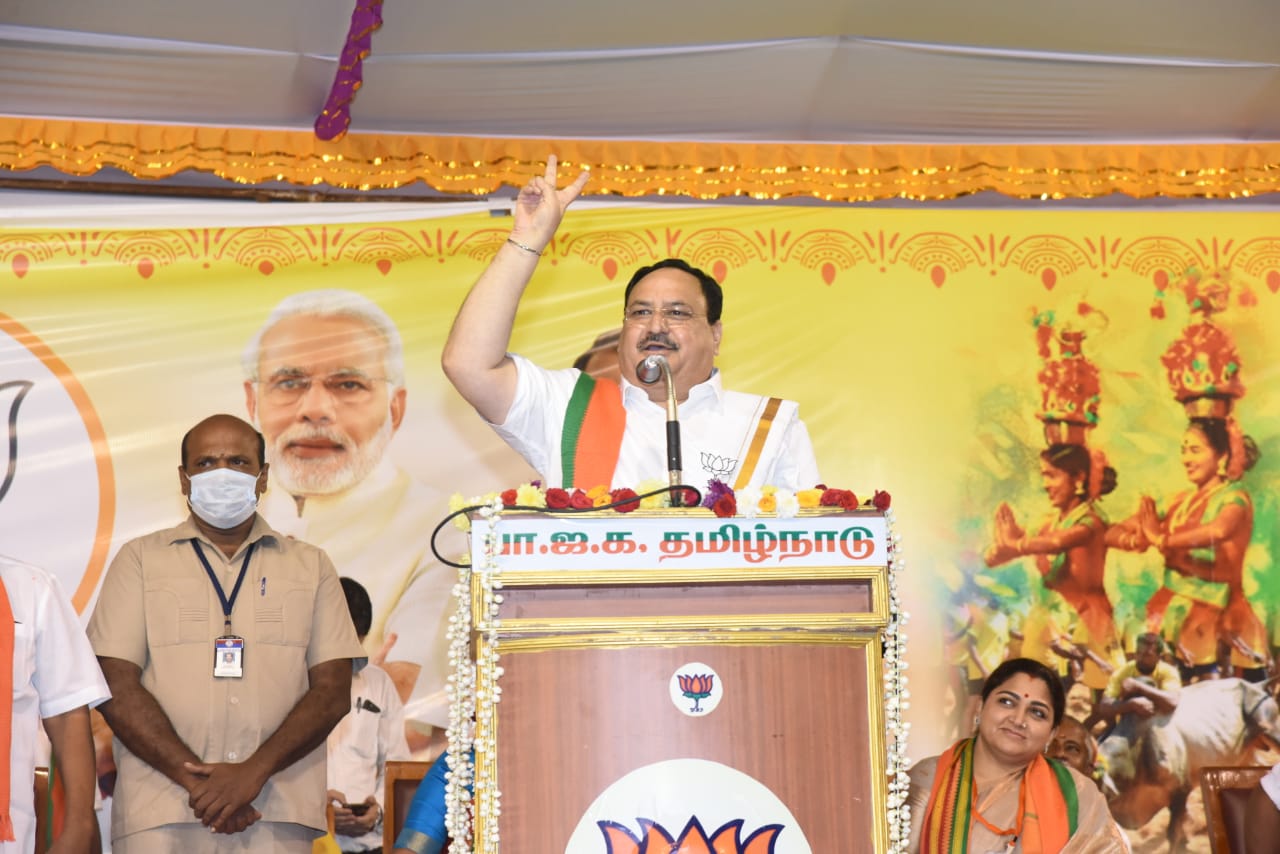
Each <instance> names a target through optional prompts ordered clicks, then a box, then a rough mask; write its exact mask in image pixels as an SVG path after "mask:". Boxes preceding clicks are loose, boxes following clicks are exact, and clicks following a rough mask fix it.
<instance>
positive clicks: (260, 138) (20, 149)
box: [0, 116, 1280, 202]
mask: <svg viewBox="0 0 1280 854" xmlns="http://www.w3.org/2000/svg"><path fill="white" fill-rule="evenodd" d="M548 153H555V154H556V155H557V156H558V157H559V158H560V161H561V163H562V164H563V165H564V167H565V168H566V169H567V170H572V169H578V168H581V167H583V166H585V167H588V168H590V169H591V171H592V175H593V177H592V184H591V188H590V190H591V192H592V193H593V194H598V195H618V196H653V195H671V196H684V197H690V198H696V199H719V198H727V197H733V196H747V197H752V198H759V199H774V200H776V199H794V198H816V199H825V200H832V201H844V202H854V201H871V200H875V199H889V198H905V199H949V198H955V197H957V196H963V195H967V194H970V193H976V192H981V191H984V190H994V191H997V192H1000V193H1004V194H1005V195H1008V196H1013V197H1019V198H1032V197H1045V198H1087V197H1093V196H1103V195H1107V194H1110V193H1113V192H1122V193H1126V194H1128V195H1130V196H1135V197H1151V196H1167V197H1171V198H1236V197H1242V196H1250V195H1258V194H1261V193H1266V192H1275V191H1276V190H1280V143H1257V144H1246V143H1239V144H1200V145H1190V144H1188V145H1181V144H1179V145H1154V144H1144V145H834V144H805V143H796V144H786V143H775V144H765V143H749V142H651V141H643V140H640V141H636V140H631V141H627V140H581V139H576V140H575V139H498V138H479V137H454V136H405V135H390V134H360V133H350V134H348V135H347V136H346V137H344V138H343V139H341V140H338V141H335V142H323V141H321V140H319V139H317V138H316V136H315V135H314V134H313V133H312V132H311V131H309V130H263V129H254V128H219V127H199V126H182V125H145V124H144V125H137V124H125V123H107V122H89V121H64V120H52V119H41V118H24V117H17V116H0V174H2V173H3V172H5V171H10V172H22V171H26V170H30V169H35V168H37V167H40V166H49V167H52V168H54V169H57V170H58V171H60V172H64V173H66V174H69V175H91V174H94V173H96V172H97V171H98V170H100V169H103V168H105V167H115V168H117V169H120V170H122V171H124V172H126V173H128V174H130V175H132V176H134V177H137V178H164V177H168V176H170V175H174V174H176V173H178V172H182V171H184V170H195V171H199V172H207V173H211V174H214V175H217V176H219V177H222V178H225V179H227V180H229V181H234V182H236V183H240V184H254V183H258V182H264V181H284V182H288V183H292V184H296V185H299V186H313V185H320V184H326V185H329V186H333V187H342V188H349V189H361V190H376V189H387V188H393V187H403V186H406V185H409V184H412V183H414V182H416V181H423V182H425V183H426V184H428V185H429V186H431V187H433V188H434V189H436V190H438V191H441V192H444V193H449V194H458V195H484V194H486V193H491V192H493V191H494V190H496V189H498V187H500V186H502V185H512V186H519V185H521V184H523V183H524V182H525V181H526V180H528V177H529V175H530V174H532V173H534V172H536V171H537V169H538V164H540V163H542V162H544V161H545V159H546V156H547V154H548Z"/></svg>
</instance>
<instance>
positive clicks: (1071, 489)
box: [986, 443, 1124, 692]
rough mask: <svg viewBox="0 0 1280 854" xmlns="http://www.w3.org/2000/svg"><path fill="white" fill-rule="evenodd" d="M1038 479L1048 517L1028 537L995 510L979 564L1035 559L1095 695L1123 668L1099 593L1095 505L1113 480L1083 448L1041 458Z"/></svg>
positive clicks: (1007, 514)
mask: <svg viewBox="0 0 1280 854" xmlns="http://www.w3.org/2000/svg"><path fill="white" fill-rule="evenodd" d="M1040 477H1041V481H1042V483H1043V484H1044V491H1045V494H1046V495H1047V497H1048V499H1049V503H1050V505H1052V510H1050V511H1049V513H1048V514H1046V515H1045V516H1044V517H1043V519H1042V520H1041V521H1040V522H1039V523H1038V524H1037V525H1036V526H1035V527H1034V529H1033V530H1032V531H1025V530H1023V528H1022V527H1021V526H1019V525H1018V522H1017V519H1016V518H1015V517H1014V514H1013V509H1012V508H1010V507H1009V505H1008V504H1007V503H1003V502H1002V503H1001V504H1000V506H999V508H997V510H996V519H995V543H994V544H992V545H991V547H990V548H988V549H987V552H986V563H987V566H998V565H999V564H1002V563H1006V562H1008V561H1010V560H1014V559H1016V558H1020V557H1024V556H1031V557H1033V558H1034V559H1035V567H1036V569H1037V570H1038V571H1039V573H1040V577H1041V578H1042V579H1043V580H1044V586H1045V588H1046V589H1047V590H1049V591H1051V593H1056V594H1058V595H1059V596H1061V597H1062V599H1063V600H1065V601H1066V603H1067V605H1069V606H1070V607H1071V608H1072V609H1073V610H1074V611H1075V613H1076V615H1077V616H1078V618H1079V619H1078V620H1076V621H1075V627H1074V630H1072V631H1071V633H1070V640H1071V642H1072V643H1073V644H1074V645H1075V647H1077V648H1078V649H1079V650H1080V651H1081V652H1082V653H1083V661H1082V662H1081V664H1082V666H1083V673H1082V676H1081V679H1082V681H1083V682H1084V683H1085V685H1087V686H1088V687H1089V688H1090V689H1092V690H1094V691H1095V692H1096V691H1101V690H1102V689H1103V688H1105V687H1106V685H1107V679H1108V677H1109V675H1110V673H1111V670H1112V669H1114V668H1115V667H1117V666H1119V665H1120V664H1122V663H1123V662H1124V654H1123V651H1122V647H1121V644H1120V633H1119V631H1118V630H1117V628H1116V622H1115V616H1114V614H1113V612H1112V609H1111V602H1110V600H1109V599H1108V598H1107V592H1106V590H1105V589H1104V587H1103V580H1104V575H1105V570H1106V560H1107V543H1106V534H1107V521H1106V518H1105V517H1104V516H1103V515H1102V513H1101V511H1100V510H1099V509H1098V508H1097V506H1096V503H1095V502H1096V501H1097V500H1098V498H1099V497H1101V496H1103V495H1106V494H1108V493H1110V492H1111V491H1112V490H1114V489H1115V488H1116V472H1115V469H1113V468H1111V467H1110V466H1108V465H1106V462H1105V460H1104V458H1103V456H1102V453H1101V452H1100V451H1094V452H1092V453H1090V451H1089V450H1088V449H1087V448H1085V447H1084V446H1083V445H1077V444H1068V443H1061V444H1055V445H1051V446H1050V447H1049V448H1048V449H1047V450H1045V451H1042V452H1041V454H1040ZM1038 610H1039V612H1043V613H1044V614H1048V613H1049V612H1050V610H1051V609H1049V608H1048V607H1047V606H1045V605H1041V606H1040V608H1039V609H1038ZM1063 634H1065V632H1064V633H1063ZM1053 651H1054V652H1058V651H1059V650H1057V649H1054V650H1053ZM1028 654H1030V651H1028ZM1033 657H1034V656H1033Z"/></svg>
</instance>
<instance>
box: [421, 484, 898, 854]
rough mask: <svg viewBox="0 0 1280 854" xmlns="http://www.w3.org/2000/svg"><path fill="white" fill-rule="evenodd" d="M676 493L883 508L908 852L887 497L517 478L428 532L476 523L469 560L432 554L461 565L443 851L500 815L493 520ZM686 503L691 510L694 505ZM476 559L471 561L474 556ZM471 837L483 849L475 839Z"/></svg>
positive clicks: (466, 841) (783, 506) (750, 511)
mask: <svg viewBox="0 0 1280 854" xmlns="http://www.w3.org/2000/svg"><path fill="white" fill-rule="evenodd" d="M676 489H682V490H684V491H685V493H686V501H687V503H689V504H690V505H696V507H701V508H705V509H707V510H710V511H711V512H712V513H714V514H715V515H716V516H717V517H721V518H728V517H734V516H741V517H745V518H756V517H758V516H760V515H767V516H774V517H777V518H780V519H786V518H792V517H794V516H796V515H797V514H798V513H799V512H800V511H801V510H809V511H813V510H818V509H821V508H829V509H832V510H835V509H837V508H838V509H841V510H856V509H875V510H879V511H881V512H882V513H884V518H885V524H886V528H887V549H888V556H887V561H886V562H887V567H888V593H889V621H888V625H887V627H886V629H885V634H884V638H883V678H884V715H885V721H884V722H885V758H886V767H885V777H886V782H887V789H888V799H887V816H888V823H889V848H888V851H889V852H890V854H901V852H905V851H906V850H907V845H908V843H909V841H910V836H911V814H910V807H909V806H908V804H907V796H908V792H909V788H910V777H909V776H908V774H907V769H908V763H907V737H908V734H909V730H910V726H911V725H910V724H909V723H908V722H907V721H906V720H905V715H906V711H907V709H908V707H909V706H910V696H911V695H910V692H909V691H908V690H907V675H906V670H907V656H906V652H907V633H906V631H905V629H906V625H907V622H908V619H909V615H908V614H907V612H906V611H905V610H904V609H903V608H902V600H901V597H900V592H899V586H898V575H899V573H901V572H902V571H903V570H904V569H905V567H906V562H905V561H904V560H903V556H902V539H901V536H900V535H899V534H898V533H897V532H896V530H895V526H894V513H893V510H892V509H890V505H891V497H890V495H889V493H887V492H883V491H881V490H876V491H875V493H874V495H873V496H872V497H871V498H869V499H867V500H866V501H864V502H859V501H858V498H857V496H856V495H855V494H854V493H853V492H851V491H850V490H847V489H833V488H830V487H827V486H824V485H819V486H816V487H814V488H813V489H804V490H800V491H798V492H791V491H789V490H782V489H777V488H775V487H772V486H765V487H762V488H760V489H754V488H752V489H739V490H734V489H732V488H731V487H729V486H728V485H727V484H725V483H723V482H721V481H719V480H712V481H711V482H710V483H709V484H708V485H707V491H706V493H705V494H704V495H700V494H699V493H698V491H697V490H695V489H693V488H691V487H687V486H686V487H671V486H668V485H667V484H665V483H663V482H660V481H653V482H645V483H641V484H639V485H638V487H637V489H630V488H626V487H623V488H619V489H612V490H611V489H608V488H606V487H595V488H593V489H588V490H583V489H574V490H572V491H570V490H565V489H560V488H558V487H553V488H551V489H543V488H542V486H541V485H540V484H539V483H537V482H536V481H535V482H533V483H526V484H522V485H521V486H519V487H516V488H514V489H508V490H505V491H503V492H501V493H490V494H488V495H485V496H477V497H473V498H471V499H464V498H463V497H462V496H461V495H460V494H455V495H454V496H453V497H452V498H450V500H449V509H450V511H451V512H450V514H449V516H447V517H446V518H445V519H444V520H443V521H442V522H441V523H440V525H439V526H437V528H436V531H435V533H434V534H433V535H432V548H433V550H434V548H435V537H436V535H438V534H439V532H440V530H441V529H442V528H443V527H444V526H445V525H446V524H448V523H449V522H450V521H453V522H454V524H456V525H457V526H458V527H460V528H462V529H463V530H468V529H470V527H471V525H473V524H477V525H480V526H482V527H481V531H482V533H483V537H482V539H481V542H482V543H483V547H482V551H481V553H480V554H479V555H478V556H476V555H473V556H472V558H473V559H472V563H471V564H465V563H454V562H453V561H449V560H447V559H445V558H443V557H441V556H440V555H439V553H438V552H437V553H436V554H437V557H440V559H441V560H442V561H444V562H445V563H447V564H450V565H452V566H455V567H457V569H458V581H457V584H455V585H454V587H453V596H454V600H455V602H456V607H455V610H454V613H453V615H452V616H451V617H450V618H449V627H448V640H449V665H450V667H451V669H452V675H451V676H450V677H449V679H448V685H447V693H448V697H449V729H448V750H449V758H448V765H449V770H448V773H447V774H446V784H445V802H446V804H445V806H446V818H445V821H446V826H447V829H448V831H449V835H450V837H451V839H452V842H451V843H450V846H449V854H472V852H473V851H476V850H483V851H497V850H499V843H500V839H499V832H498V821H497V819H498V817H499V816H500V815H501V814H502V809H501V792H499V791H498V788H497V780H496V779H495V778H493V777H492V776H491V772H490V769H487V768H477V767H476V763H475V759H474V753H473V751H474V749H475V748H476V747H477V746H480V747H482V748H484V752H485V753H486V754H487V755H493V751H494V748H495V747H496V742H495V737H494V732H495V724H496V718H497V710H496V708H495V707H496V706H497V704H498V702H499V700H500V699H501V695H502V689H501V688H500V687H499V686H498V685H497V684H496V683H497V681H498V679H499V678H501V676H502V668H501V666H499V662H498V659H499V655H498V652H497V643H496V641H497V639H498V630H499V628H500V620H499V617H498V614H499V606H500V605H501V604H502V578H501V572H500V571H499V569H498V564H497V561H496V560H495V555H496V553H497V543H498V538H497V522H498V520H499V519H500V518H501V516H502V513H503V512H505V511H507V510H526V511H527V510H535V511H542V512H550V513H564V514H578V513H586V512H593V511H600V512H608V511H613V512H616V513H630V512H633V511H635V510H637V509H642V508H643V509H659V508H667V507H670V506H671V493H672V492H674V491H675V490H676ZM691 509H693V508H691ZM476 557H478V560H476V559H475V558H476ZM473 577H474V578H476V579H478V580H479V591H480V592H479V595H480V600H481V601H480V603H479V605H480V607H479V608H478V609H477V612H478V613H479V614H480V622H479V624H477V625H473V624H472V600H471V582H472V579H473ZM473 631H475V632H477V633H479V634H480V635H481V636H482V637H483V638H484V640H485V643H483V644H481V645H480V649H479V651H478V652H477V658H476V660H474V661H473V660H472V657H471V636H472V632H473ZM482 670H483V671H485V672H491V673H493V674H494V679H493V687H492V690H491V691H488V692H486V691H485V690H484V689H482V688H481V687H480V685H479V683H478V680H477V678H476V674H477V673H478V672H481V671H482ZM477 816H483V817H484V818H485V822H484V827H485V828H486V829H487V834H488V835H487V838H486V839H484V840H473V839H472V831H473V828H474V827H475V818H476V817H477ZM478 842H483V843H485V844H484V845H476V843H478Z"/></svg>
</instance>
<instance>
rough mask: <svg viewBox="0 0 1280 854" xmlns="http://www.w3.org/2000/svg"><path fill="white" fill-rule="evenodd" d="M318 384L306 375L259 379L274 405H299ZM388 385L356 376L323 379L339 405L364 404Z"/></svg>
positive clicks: (322, 381)
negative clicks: (382, 386) (377, 386)
mask: <svg viewBox="0 0 1280 854" xmlns="http://www.w3.org/2000/svg"><path fill="white" fill-rule="evenodd" d="M314 382H315V379H314V378H313V377H310V376H307V375H306V374H281V375H280V376H275V377H272V378H271V379H267V380H259V381H258V385H260V386H262V387H263V392H264V393H265V394H266V397H267V400H269V401H271V402H272V403H278V404H290V403H297V402H298V401H299V400H301V399H302V398H303V397H304V396H305V395H306V393H307V392H309V391H311V385H312V383H314ZM385 382H390V380H388V379H386V378H385V377H368V376H365V375H364V374H352V373H337V374H329V375H328V376H326V377H321V378H320V383H321V384H322V385H323V386H324V390H325V391H327V392H328V393H329V395H330V397H332V398H333V399H334V400H336V401H338V402H339V403H350V404H355V403H363V402H364V401H366V400H368V399H369V398H371V397H373V391H374V388H375V387H376V385H377V384H378V383H385Z"/></svg>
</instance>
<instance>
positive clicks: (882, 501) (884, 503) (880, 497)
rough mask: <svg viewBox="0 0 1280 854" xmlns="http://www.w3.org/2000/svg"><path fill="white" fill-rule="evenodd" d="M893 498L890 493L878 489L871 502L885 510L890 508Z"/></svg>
mask: <svg viewBox="0 0 1280 854" xmlns="http://www.w3.org/2000/svg"><path fill="white" fill-rule="evenodd" d="M892 500H893V499H892V498H891V497H890V496H889V493H887V492H885V491H884V490H883V489H877V490H876V494H875V495H873V496H872V497H871V504H872V506H874V507H875V508H876V509H877V510H880V511H884V510H888V509H889V502H890V501H892Z"/></svg>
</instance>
